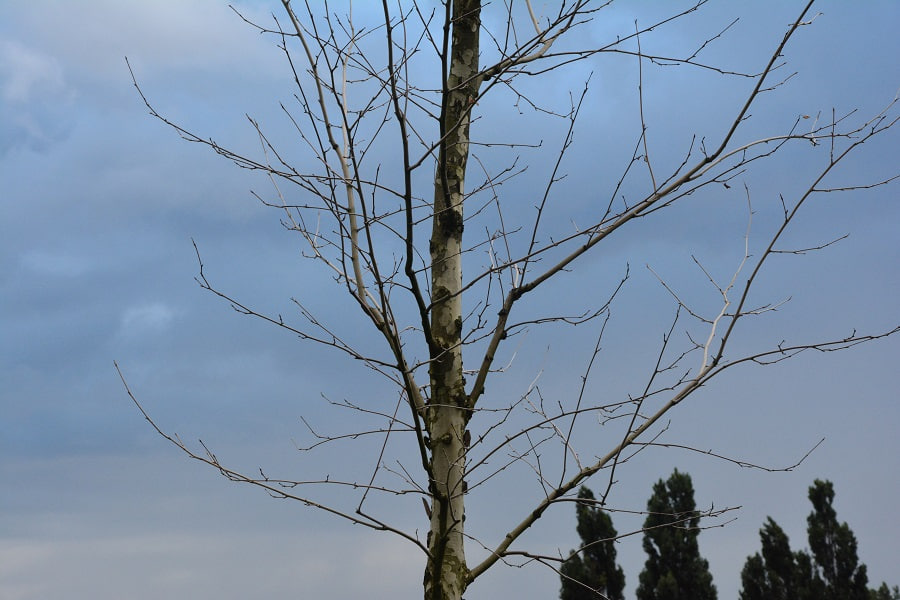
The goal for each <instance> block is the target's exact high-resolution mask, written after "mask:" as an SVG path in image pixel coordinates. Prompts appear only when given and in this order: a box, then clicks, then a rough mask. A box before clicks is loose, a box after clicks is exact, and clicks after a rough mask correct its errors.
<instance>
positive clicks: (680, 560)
mask: <svg viewBox="0 0 900 600" xmlns="http://www.w3.org/2000/svg"><path fill="white" fill-rule="evenodd" d="M647 512H648V515H647V519H646V521H645V522H644V528H645V531H644V551H645V552H646V553H647V562H646V563H645V564H644V570H643V571H641V575H640V578H639V579H640V584H639V585H638V589H637V598H638V600H716V587H715V586H714V585H713V581H712V574H711V573H710V572H709V563H708V562H707V561H706V560H704V559H703V558H701V557H700V548H699V545H698V544H697V537H698V536H699V534H700V530H699V529H698V527H699V525H700V515H699V513H698V512H697V510H696V505H695V504H694V486H693V484H692V483H691V476H690V475H688V474H687V473H679V472H678V469H675V471H674V472H673V473H672V475H671V477H669V479H668V481H663V480H662V479H660V480H659V481H658V482H657V483H656V484H655V485H654V486H653V495H652V496H651V497H650V500H649V501H648V502H647Z"/></svg>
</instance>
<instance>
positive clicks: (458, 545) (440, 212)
mask: <svg viewBox="0 0 900 600" xmlns="http://www.w3.org/2000/svg"><path fill="white" fill-rule="evenodd" d="M448 10H451V9H448ZM445 26H449V27H451V28H452V34H451V36H450V53H449V60H448V61H446V62H445V63H444V65H445V67H444V68H445V71H446V72H445V74H444V75H445V82H444V86H445V87H444V92H443V99H442V107H441V112H442V114H441V137H442V142H441V144H440V149H439V155H438V165H437V168H436V171H435V182H434V217H433V229H432V235H431V295H432V312H431V333H432V337H433V346H432V348H431V357H430V358H431V365H430V380H431V381H430V383H431V398H430V399H429V403H428V408H427V412H426V428H427V430H428V433H429V434H430V436H431V438H430V439H431V472H432V476H433V479H432V481H430V482H429V487H430V490H429V491H430V493H431V497H432V509H431V525H430V532H429V537H428V551H429V554H430V556H429V559H428V566H427V568H426V571H425V598H431V599H435V600H438V599H440V600H456V599H459V598H462V593H463V591H464V590H465V588H466V585H467V580H468V568H467V566H466V557H465V539H464V537H463V524H464V521H465V505H464V493H465V483H464V477H465V455H466V444H465V441H464V438H465V430H466V424H467V423H468V422H469V418H470V416H471V412H470V411H469V409H468V403H467V397H466V391H465V379H464V377H463V363H462V294H461V291H462V261H461V257H462V254H461V250H462V233H463V199H464V194H465V191H464V183H465V178H466V163H467V161H468V156H469V114H470V111H471V108H472V106H473V105H474V103H475V100H476V99H477V97H478V81H477V79H476V76H477V74H478V36H479V33H480V29H481V3H480V0H461V1H457V2H453V3H452V15H451V18H450V19H449V20H448V21H447V23H446V25H445ZM447 33H449V32H447V31H446V30H445V36H446V35H447Z"/></svg>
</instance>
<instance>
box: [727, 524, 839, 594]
mask: <svg viewBox="0 0 900 600" xmlns="http://www.w3.org/2000/svg"><path fill="white" fill-rule="evenodd" d="M759 537H760V540H761V541H762V553H761V554H760V553H756V554H754V555H753V556H751V557H750V558H748V559H747V562H746V563H745V564H744V570H743V571H741V584H742V587H743V589H742V590H741V595H740V599H741V600H818V599H819V598H821V597H822V596H821V594H822V591H823V587H824V586H823V584H822V582H821V580H816V579H815V578H814V571H813V565H812V560H811V559H810V556H809V555H808V554H806V553H805V552H797V553H794V552H791V545H790V542H789V540H788V536H787V534H785V533H784V530H782V529H781V527H779V526H778V523H776V522H775V521H773V520H772V518H771V517H770V518H769V519H767V520H766V524H765V525H764V526H763V528H762V529H760V530H759Z"/></svg>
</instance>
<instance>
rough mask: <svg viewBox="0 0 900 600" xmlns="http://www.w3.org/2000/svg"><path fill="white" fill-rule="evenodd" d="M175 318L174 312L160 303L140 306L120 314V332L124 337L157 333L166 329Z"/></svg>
mask: <svg viewBox="0 0 900 600" xmlns="http://www.w3.org/2000/svg"><path fill="white" fill-rule="evenodd" d="M175 317H176V311H175V310H174V309H172V308H170V307H168V306H166V305H165V304H163V303H161V302H153V303H149V304H141V305H138V306H133V307H131V308H128V309H126V310H125V312H124V313H123V314H122V320H121V328H120V332H121V334H122V335H126V336H136V335H145V334H151V333H157V332H159V331H162V330H164V329H166V328H167V327H168V326H169V324H170V323H171V322H172V320H173V319H174V318H175Z"/></svg>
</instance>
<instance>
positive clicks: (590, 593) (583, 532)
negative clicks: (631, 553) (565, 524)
mask: <svg viewBox="0 0 900 600" xmlns="http://www.w3.org/2000/svg"><path fill="white" fill-rule="evenodd" d="M578 498H579V499H580V500H584V501H585V502H578V503H577V504H576V505H575V514H576V517H577V518H578V527H577V531H578V535H579V536H580V537H581V544H582V546H581V550H580V551H579V552H578V553H575V552H573V553H572V554H571V555H570V556H569V558H568V559H566V561H565V562H563V564H562V568H561V569H560V572H561V580H562V588H561V590H560V595H559V597H560V598H561V599H562V600H599V599H603V598H608V599H609V600H624V598H625V595H624V593H623V591H624V589H625V573H623V572H622V569H621V567H618V566H617V565H616V547H615V541H614V540H615V538H616V535H617V534H616V529H615V527H613V524H612V519H611V518H610V517H609V515H608V514H607V513H606V512H604V511H603V510H602V509H601V508H600V507H598V506H597V505H596V504H595V503H594V502H593V500H594V494H593V493H591V490H589V489H588V488H586V487H584V486H582V487H581V489H580V490H579V491H578Z"/></svg>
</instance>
